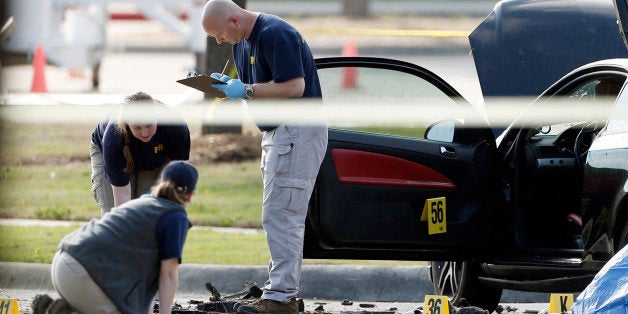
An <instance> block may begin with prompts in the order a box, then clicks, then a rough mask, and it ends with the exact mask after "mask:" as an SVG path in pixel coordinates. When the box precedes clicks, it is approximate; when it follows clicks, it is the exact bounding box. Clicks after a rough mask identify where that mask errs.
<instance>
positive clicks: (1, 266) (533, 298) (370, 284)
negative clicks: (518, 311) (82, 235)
mask: <svg viewBox="0 0 628 314" xmlns="http://www.w3.org/2000/svg"><path fill="white" fill-rule="evenodd" d="M267 271H268V269H267V267H264V266H223V265H199V264H182V265H181V266H180V267H179V289H178V293H180V294H204V293H207V295H209V292H208V291H206V290H205V283H207V282H210V283H211V284H212V285H213V286H214V287H215V288H216V289H217V290H218V291H220V293H221V294H223V295H229V294H234V293H237V292H240V291H243V290H244V289H246V288H247V287H248V286H249V285H250V284H256V285H257V286H258V287H262V286H263V284H264V282H265V281H266V279H267V278H268V274H267ZM0 288H2V289H31V290H32V289H40V290H42V291H45V290H53V287H52V283H51V280H50V264H31V263H14V262H0ZM433 293H434V290H433V288H432V284H431V283H430V281H429V273H428V268H427V267H424V266H399V267H389V266H359V265H305V266H303V273H302V276H301V291H300V294H299V295H300V297H302V298H305V299H329V300H342V299H349V300H354V301H371V302H373V301H380V302H417V301H421V300H423V299H424V296H425V295H426V294H433ZM548 300H549V294H547V293H526V292H519V291H510V290H505V291H504V293H503V295H502V299H501V302H503V303H528V302H547V301H548Z"/></svg>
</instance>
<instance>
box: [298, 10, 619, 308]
mask: <svg viewBox="0 0 628 314" xmlns="http://www.w3.org/2000/svg"><path fill="white" fill-rule="evenodd" d="M617 1H624V0H617ZM574 3H577V5H575V4H574ZM624 5H625V3H624ZM574 7H577V8H578V9H577V10H575V11H574V10H573V8H574ZM561 8H565V10H567V11H569V12H571V15H569V14H567V15H564V14H563V11H561ZM566 8H569V9H566ZM618 8H621V7H620V6H619V5H618ZM620 11H621V9H620ZM495 12H497V13H495ZM500 12H501V13H500ZM505 12H508V14H506V13H505ZM551 12H554V13H556V14H559V15H560V16H561V20H560V21H561V23H562V24H558V25H554V27H559V28H560V27H562V29H563V31H564V32H563V33H564V34H569V32H568V31H567V30H566V29H568V28H570V27H572V26H574V28H572V29H569V30H570V31H573V30H574V29H575V31H576V32H578V30H577V27H580V26H581V25H580V23H581V21H582V19H581V16H582V15H586V16H587V17H588V21H590V23H591V24H593V21H594V20H595V21H597V22H595V23H598V24H596V25H585V28H586V29H587V31H588V32H590V34H589V35H590V36H598V37H604V40H605V41H607V42H606V43H603V46H602V47H598V46H597V45H596V44H593V45H590V46H588V47H589V48H590V49H594V48H598V49H604V52H603V53H601V54H602V55H604V56H605V57H606V56H607V55H608V54H615V55H616V56H623V57H624V58H627V59H606V60H602V61H596V62H592V63H587V62H590V61H594V60H596V56H597V52H595V50H589V51H588V52H587V51H585V52H581V53H582V54H585V55H587V54H588V55H587V56H584V57H578V58H575V57H574V58H572V59H569V60H568V59H566V58H565V57H564V55H562V54H561V55H560V56H558V57H556V56H555V55H554V54H543V53H541V54H540V55H537V59H539V62H540V63H541V64H542V67H544V69H543V70H544V71H545V75H544V76H543V77H542V78H537V77H536V76H532V77H527V79H529V80H533V81H534V82H530V85H534V88H528V87H529V86H528V85H526V88H525V89H524V88H523V87H522V89H521V90H517V89H513V86H510V85H509V86H508V87H503V88H502V89H500V88H498V87H495V86H493V84H502V85H508V84H509V83H505V82H495V81H491V79H492V77H491V76H492V75H497V74H496V73H499V75H500V76H501V77H502V78H504V77H507V76H509V75H510V76H517V75H518V74H519V75H526V74H525V73H526V71H530V68H534V67H536V66H534V67H533V66H532V65H529V64H527V65H522V64H521V63H516V62H515V63H514V65H513V64H510V66H511V67H513V69H511V70H510V71H506V70H503V69H502V68H504V67H507V66H509V65H508V64H509V63H508V62H506V63H503V64H499V62H502V61H504V58H494V57H495V55H494V54H492V55H491V53H489V55H490V57H489V59H493V61H494V62H495V63H490V62H488V61H487V60H485V59H483V58H485V57H486V56H482V55H481V53H482V52H483V51H493V52H494V51H499V50H500V49H497V48H496V47H498V46H499V43H492V44H490V42H491V41H490V40H487V38H489V37H490V36H492V35H486V36H484V37H483V39H482V40H479V39H478V38H480V37H482V36H480V35H478V33H477V32H478V30H481V29H484V30H486V29H491V30H493V31H494V30H495V29H496V27H495V26H496V25H498V24H499V27H498V28H499V29H501V30H505V29H507V28H508V27H507V25H508V21H507V20H506V19H508V20H509V21H512V22H513V23H515V22H516V24H517V25H519V29H520V31H524V32H528V36H529V37H530V38H531V40H532V41H535V42H536V44H533V45H528V44H527V43H522V44H521V45H520V46H521V47H520V49H518V50H517V49H516V48H515V47H512V46H511V44H512V43H510V44H509V46H508V47H507V48H508V49H513V50H515V51H519V53H520V54H521V56H522V58H524V57H523V56H526V53H538V50H543V49H541V48H543V47H545V46H544V45H547V44H548V42H550V43H552V42H553V44H556V45H561V44H564V45H562V46H561V47H562V48H563V49H568V48H569V47H574V45H575V46H577V45H579V44H580V42H578V41H570V40H568V39H569V38H573V37H569V36H568V39H565V38H562V39H561V38H554V39H552V38H551V37H550V38H546V40H545V42H543V41H541V40H540V39H539V38H537V36H535V33H536V32H539V31H541V29H542V28H537V29H536V31H535V32H532V31H531V29H532V27H530V28H525V27H523V28H522V25H523V26H526V25H536V24H535V23H536V22H539V23H541V20H547V19H548V15H547V14H551ZM496 14H497V15H496ZM499 14H504V16H503V19H502V18H500V16H499ZM539 17H542V18H540V19H539ZM537 19H538V21H537ZM550 20H552V19H550ZM485 23H489V24H491V23H492V27H489V26H487V25H485V24H483V25H481V26H479V27H478V29H476V33H475V36H476V37H474V35H472V36H471V38H472V40H471V42H472V49H473V53H474V58H475V60H476V67H478V76H479V78H480V80H481V81H482V82H481V86H482V89H483V93H484V94H485V96H486V95H487V94H488V95H492V96H493V95H500V96H505V95H529V94H530V93H532V92H533V91H534V90H536V89H539V88H542V89H541V91H542V90H544V91H543V92H541V91H539V92H538V93H537V94H540V95H541V96H539V97H538V98H537V99H536V100H535V101H534V102H533V103H532V104H530V105H529V106H527V107H525V108H521V112H520V113H518V116H517V118H516V119H515V120H514V122H512V123H511V124H510V125H508V126H506V127H503V128H501V129H504V128H505V130H504V131H503V132H500V133H499V136H497V137H496V136H495V135H494V133H495V130H496V129H497V130H498V129H500V128H499V127H496V128H495V127H494V128H491V127H490V124H489V122H490V115H489V120H488V122H487V120H486V119H485V117H484V115H483V114H481V113H480V112H479V111H478V110H476V108H474V107H473V106H472V105H470V104H469V103H468V102H466V101H465V100H464V99H463V98H462V97H461V95H460V94H459V93H458V92H457V91H456V90H455V89H454V88H452V87H451V86H450V85H449V84H448V83H447V82H445V81H443V80H442V79H440V78H439V77H438V76H436V75H435V74H433V73H432V72H430V71H428V70H426V69H424V68H421V67H419V66H417V65H414V64H410V63H406V62H401V61H395V60H389V59H381V58H366V57H351V58H324V59H319V60H317V64H318V68H319V76H320V79H321V85H322V88H323V95H324V99H325V100H326V101H328V103H327V106H328V107H329V106H347V110H348V111H349V112H355V111H359V112H360V114H361V116H363V115H368V113H369V112H370V111H371V107H370V105H376V104H377V105H379V106H380V108H381V106H390V107H389V108H388V107H384V109H383V110H379V111H377V110H375V111H374V112H371V116H372V117H378V118H379V120H378V121H380V123H379V124H376V125H373V124H370V125H363V124H361V121H360V120H359V119H355V120H353V121H351V122H350V123H348V122H345V123H344V124H342V125H336V126H334V127H331V128H330V129H329V144H328V149H327V153H326V156H325V159H324V161H323V164H322V166H321V170H320V172H319V176H318V179H317V184H316V187H315V190H314V193H313V195H312V198H311V203H310V209H309V212H308V216H307V222H306V230H305V234H306V236H305V245H304V257H305V258H326V259H329V258H331V259H383V260H384V259H386V260H417V261H418V260H423V261H431V272H430V273H431V280H432V282H433V283H434V287H435V289H436V292H437V293H438V294H443V295H447V296H449V297H450V298H451V300H452V302H453V303H454V304H457V303H458V302H459V301H460V300H461V299H462V298H465V299H466V300H467V301H469V302H470V303H471V304H473V305H476V306H481V307H484V308H486V309H490V310H493V309H495V307H496V306H497V304H498V302H499V300H500V297H501V292H502V289H513V290H524V291H538V292H577V291H581V290H582V289H583V288H584V287H585V286H586V285H587V284H588V283H589V282H590V281H591V279H592V278H593V276H594V275H595V274H596V272H597V271H598V270H599V269H600V268H601V266H603V265H604V263H605V262H606V261H607V260H608V259H609V258H610V257H611V256H612V255H613V254H614V253H615V252H616V251H618V250H619V249H620V248H621V247H623V246H624V245H625V244H626V243H628V208H627V207H628V203H626V202H624V200H628V199H627V198H626V194H627V193H628V183H627V182H628V180H627V179H628V173H627V170H628V149H627V147H628V111H626V109H628V92H623V91H624V90H625V88H624V87H625V85H626V84H627V81H628V80H627V78H628V50H627V49H626V48H625V46H623V43H622V39H621V36H620V33H619V32H618V29H617V24H616V16H615V10H614V9H613V3H612V2H611V1H608V2H605V1H577V2H574V1H562V0H555V1H505V2H503V3H500V4H498V5H497V6H496V8H495V11H494V13H493V14H492V15H491V16H489V18H487V21H485ZM577 25H580V26H577ZM535 27H536V26H535ZM511 31H513V30H512V29H511ZM558 31H559V30H556V29H554V30H552V32H558ZM489 32H490V31H489ZM539 36H540V35H539ZM473 38H475V39H473ZM595 41H596V42H597V43H598V44H602V40H601V39H599V38H598V39H596V40H595ZM608 42H610V43H612V44H610V45H609V44H608ZM474 43H475V45H476V46H475V47H474ZM478 44H479V45H480V46H477V45H478ZM491 45H493V47H492V50H491V49H488V48H487V47H489V46H491ZM495 45H497V46H495ZM504 49H506V48H504ZM545 50H549V49H545ZM526 58H527V57H526ZM548 58H549V59H552V60H553V62H548V60H547V59H548ZM526 60H527V59H526ZM529 62H534V60H530V61H529ZM561 63H566V64H571V65H574V67H575V66H577V65H580V64H583V63H587V64H586V65H583V66H580V67H578V68H577V69H575V70H572V71H571V72H569V70H565V69H564V67H563V66H561ZM561 71H564V72H562V73H560V72H561ZM567 72H568V73H567ZM347 73H358V83H357V86H353V85H350V86H348V85H344V83H346V82H344V81H343V80H342V78H343V77H345V78H346V75H347ZM487 73H488V74H487ZM491 73H492V74H491ZM522 73H523V74H522ZM535 73H536V72H535ZM557 73H560V74H558V78H553V77H552V76H555V75H557ZM487 75H488V76H489V77H490V78H489V79H487ZM548 77H549V78H548ZM556 80H557V81H556ZM539 81H541V82H539ZM552 81H556V82H555V83H553V84H551V83H549V82H552ZM518 82H520V84H525V82H524V80H523V79H521V78H519V79H518ZM544 84H547V85H551V86H549V87H548V86H543V85H544ZM500 90H501V91H503V92H497V91H500ZM504 90H505V91H504ZM347 104H354V105H355V106H351V105H347ZM356 106H357V107H356ZM489 106H490V103H489V102H488V101H487V110H489V109H490V108H489ZM336 109H337V108H336ZM556 112H560V113H564V114H558V115H557V114H556ZM389 117H390V118H391V120H392V118H393V117H394V118H395V123H386V121H387V118H389ZM330 123H331V124H332V125H333V123H334V121H331V122H330Z"/></svg>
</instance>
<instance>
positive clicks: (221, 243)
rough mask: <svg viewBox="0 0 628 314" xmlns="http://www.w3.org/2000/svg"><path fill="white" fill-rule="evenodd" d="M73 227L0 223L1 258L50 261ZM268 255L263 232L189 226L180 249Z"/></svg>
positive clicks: (206, 254)
mask: <svg viewBox="0 0 628 314" xmlns="http://www.w3.org/2000/svg"><path fill="white" fill-rule="evenodd" d="M77 228H79V225H78V224H77V225H76V226H57V227H47V226H45V227H44V226H36V227H19V226H0V261H4V262H26V263H51V262H52V258H53V257H54V254H55V252H56V251H57V245H58V244H59V242H60V241H61V239H63V237H64V236H65V235H66V234H68V233H70V232H72V231H74V230H76V229H77ZM269 258H270V254H269V252H268V247H267V246H266V237H265V235H264V233H263V232H259V233H255V234H248V233H247V234H244V233H223V232H217V231H213V230H211V229H208V228H194V227H193V228H192V229H190V231H189V232H188V237H187V240H186V243H185V246H184V248H183V262H184V263H186V264H212V265H266V264H268V260H269ZM304 264H317V265H320V264H360V265H391V266H393V265H394V266H417V265H425V263H424V262H410V261H351V260H305V261H304Z"/></svg>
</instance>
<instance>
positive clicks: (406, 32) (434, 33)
mask: <svg viewBox="0 0 628 314" xmlns="http://www.w3.org/2000/svg"><path fill="white" fill-rule="evenodd" d="M301 33H302V34H304V35H308V34H309V35H320V34H330V35H365V36H414V37H439V38H444V37H467V36H469V34H470V33H469V32H468V31H449V30H423V29H322V28H321V29H303V30H301Z"/></svg>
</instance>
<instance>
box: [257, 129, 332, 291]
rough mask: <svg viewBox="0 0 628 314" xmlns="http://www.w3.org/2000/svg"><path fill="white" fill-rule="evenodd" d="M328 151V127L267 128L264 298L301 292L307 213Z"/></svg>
mask: <svg viewBox="0 0 628 314" xmlns="http://www.w3.org/2000/svg"><path fill="white" fill-rule="evenodd" d="M326 150H327V127H326V126H294V125H285V124H282V125H281V126H279V127H277V128H276V129H275V130H273V131H269V132H266V133H264V136H263V138H262V158H261V170H262V178H263V182H264V196H263V205H262V224H263V226H264V230H265V231H266V241H267V242H268V248H269V250H270V256H271V260H270V263H269V278H268V281H267V282H266V283H265V285H264V293H263V296H262V298H264V299H271V300H276V301H280V302H287V301H288V300H290V298H292V297H295V296H297V294H298V292H299V281H300V279H301V265H302V261H303V236H304V231H305V217H306V215H307V209H308V203H309V200H310V196H311V195H312V190H313V189H314V184H315V182H316V176H317V175H318V170H319V168H320V165H321V162H322V161H323V157H324V155H325V151H326Z"/></svg>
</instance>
